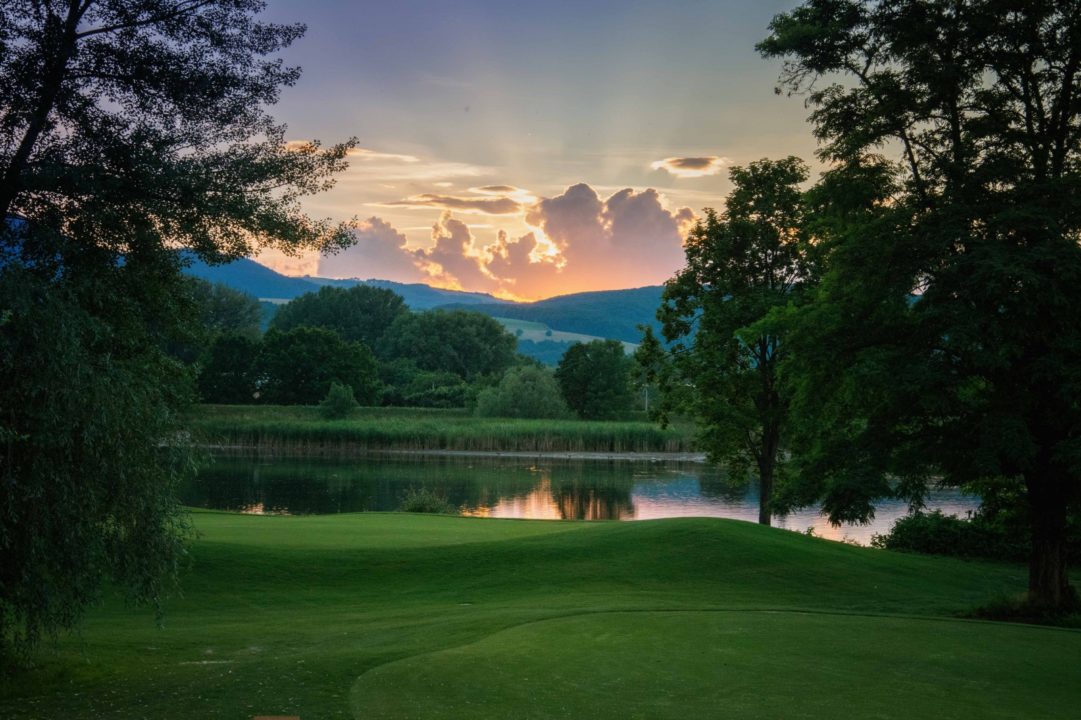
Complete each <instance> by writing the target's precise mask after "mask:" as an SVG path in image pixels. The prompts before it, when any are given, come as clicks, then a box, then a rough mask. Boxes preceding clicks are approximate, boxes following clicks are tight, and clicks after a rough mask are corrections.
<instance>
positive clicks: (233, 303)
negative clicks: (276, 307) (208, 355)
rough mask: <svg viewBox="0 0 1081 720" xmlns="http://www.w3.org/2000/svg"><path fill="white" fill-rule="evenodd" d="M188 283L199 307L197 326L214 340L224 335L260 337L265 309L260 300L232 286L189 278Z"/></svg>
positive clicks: (187, 278)
mask: <svg viewBox="0 0 1081 720" xmlns="http://www.w3.org/2000/svg"><path fill="white" fill-rule="evenodd" d="M184 282H185V285H187V286H188V288H190V291H191V294H192V298H193V301H194V303H195V307H196V312H197V314H198V319H197V322H198V324H199V326H200V327H201V328H203V329H205V330H206V332H207V333H208V334H209V335H210V337H215V336H217V335H221V334H223V333H234V334H237V335H243V336H246V337H249V338H257V337H259V335H260V334H261V327H262V322H263V308H262V306H261V305H260V304H259V300H258V298H256V297H253V296H252V295H249V294H248V293H245V292H241V291H239V290H234V289H233V288H231V287H229V286H228V285H223V284H222V283H212V282H207V281H206V280H202V279H200V278H195V277H185V278H184Z"/></svg>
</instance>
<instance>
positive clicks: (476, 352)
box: [384, 310, 517, 382]
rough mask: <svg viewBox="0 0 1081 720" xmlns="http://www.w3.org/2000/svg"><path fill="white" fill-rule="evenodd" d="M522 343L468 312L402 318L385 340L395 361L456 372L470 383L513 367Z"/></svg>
mask: <svg viewBox="0 0 1081 720" xmlns="http://www.w3.org/2000/svg"><path fill="white" fill-rule="evenodd" d="M516 344H517V340H516V338H515V337H514V335H512V334H510V333H509V332H507V331H506V330H505V329H504V328H503V326H502V325H501V324H500V323H499V322H498V321H496V320H493V319H492V318H490V317H488V316H487V315H482V314H480V313H477V312H469V311H465V310H451V311H447V310H429V311H427V312H422V313H410V314H406V315H402V316H400V317H399V318H398V319H397V320H395V321H394V324H393V325H391V327H390V330H389V331H387V335H386V338H385V343H384V347H385V350H384V351H385V352H386V354H387V356H388V358H390V359H392V360H393V359H399V358H408V359H410V360H412V361H413V362H414V363H416V365H417V367H418V368H419V369H420V370H426V371H431V372H445V373H453V374H454V375H457V376H458V377H459V378H461V379H462V380H465V381H467V382H471V381H473V380H474V379H476V378H477V377H479V376H490V377H498V376H499V375H501V374H502V373H503V372H505V371H506V369H507V368H509V367H510V366H511V365H512V364H513V363H514V348H515V346H516Z"/></svg>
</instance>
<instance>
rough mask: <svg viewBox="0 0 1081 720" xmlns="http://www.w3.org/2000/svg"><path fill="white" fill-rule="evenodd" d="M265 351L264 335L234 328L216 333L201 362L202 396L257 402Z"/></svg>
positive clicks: (220, 400) (211, 399)
mask: <svg viewBox="0 0 1081 720" xmlns="http://www.w3.org/2000/svg"><path fill="white" fill-rule="evenodd" d="M261 352H262V342H261V341H260V339H259V338H257V337H256V338H252V337H251V336H250V335H248V334H246V333H231V332H230V333H223V334H221V335H218V336H217V337H215V338H214V340H213V341H212V342H211V344H210V347H209V348H207V351H206V353H205V354H204V355H203V358H202V360H201V362H200V364H199V379H198V383H199V396H200V397H201V398H202V399H203V402H211V403H227V404H243V403H251V402H254V401H255V399H256V397H257V393H258V382H259V374H258V360H259V354H260V353H261Z"/></svg>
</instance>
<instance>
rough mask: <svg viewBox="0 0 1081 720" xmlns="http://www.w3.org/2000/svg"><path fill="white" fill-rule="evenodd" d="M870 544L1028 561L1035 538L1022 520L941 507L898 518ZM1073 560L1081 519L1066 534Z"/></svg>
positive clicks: (1079, 549) (1080, 548) (1080, 551)
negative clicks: (945, 511)
mask: <svg viewBox="0 0 1081 720" xmlns="http://www.w3.org/2000/svg"><path fill="white" fill-rule="evenodd" d="M871 544H872V545H873V546H875V547H878V548H884V549H887V550H903V551H906V552H917V553H924V554H927V555H952V556H955V557H970V558H987V559H990V560H1006V561H1010V562H1027V561H1028V559H1029V554H1030V552H1031V550H1030V547H1031V545H1032V538H1031V537H1030V536H1029V532H1028V528H1027V527H1026V526H1025V525H1023V524H1018V523H1014V522H1010V521H1009V519H1008V518H1004V517H1002V516H1001V515H995V514H991V513H988V512H987V510H986V508H981V509H980V510H979V511H977V512H976V513H974V514H973V515H972V517H969V518H959V517H957V516H956V515H944V514H942V512H941V511H938V510H935V511H934V512H929V513H925V512H917V513H912V514H911V515H906V516H905V517H903V518H901V519H899V520H898V521H897V522H895V523H894V524H893V527H892V528H891V529H890V531H889V532H888V533H886V534H884V535H875V536H874V538H873V539H872V541H871ZM1067 553H1068V555H1069V557H1070V560H1071V562H1076V561H1077V560H1078V559H1081V523H1078V522H1076V519H1075V520H1074V521H1073V522H1072V523H1071V525H1070V530H1069V533H1068V538H1067Z"/></svg>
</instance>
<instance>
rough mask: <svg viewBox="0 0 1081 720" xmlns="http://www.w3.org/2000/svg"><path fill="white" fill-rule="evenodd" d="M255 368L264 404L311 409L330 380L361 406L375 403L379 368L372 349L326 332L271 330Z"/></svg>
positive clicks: (305, 328)
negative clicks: (299, 405) (257, 371)
mask: <svg viewBox="0 0 1081 720" xmlns="http://www.w3.org/2000/svg"><path fill="white" fill-rule="evenodd" d="M258 366H259V376H260V391H259V392H260V400H262V401H263V402H268V403H279V404H285V405H289V404H301V405H314V404H316V403H318V402H319V401H320V400H322V399H323V398H324V397H326V395H327V392H328V391H329V390H330V387H331V383H333V382H339V383H342V384H344V385H348V386H349V387H350V388H352V390H353V394H354V397H355V398H356V400H357V401H358V402H360V403H363V404H365V405H371V404H374V403H375V401H376V400H377V399H378V395H379V377H378V368H377V365H376V362H375V357H374V356H372V353H371V351H370V350H368V348H366V347H365V346H364V345H362V344H360V343H357V342H352V343H351V342H345V341H344V340H342V339H341V338H340V337H338V335H337V334H335V333H333V332H331V331H329V330H323V329H321V328H309V327H298V328H295V329H293V330H289V331H287V332H282V331H280V330H273V329H272V330H270V331H269V332H267V334H266V336H265V337H264V339H263V349H262V353H261V354H260V356H259V361H258Z"/></svg>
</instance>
